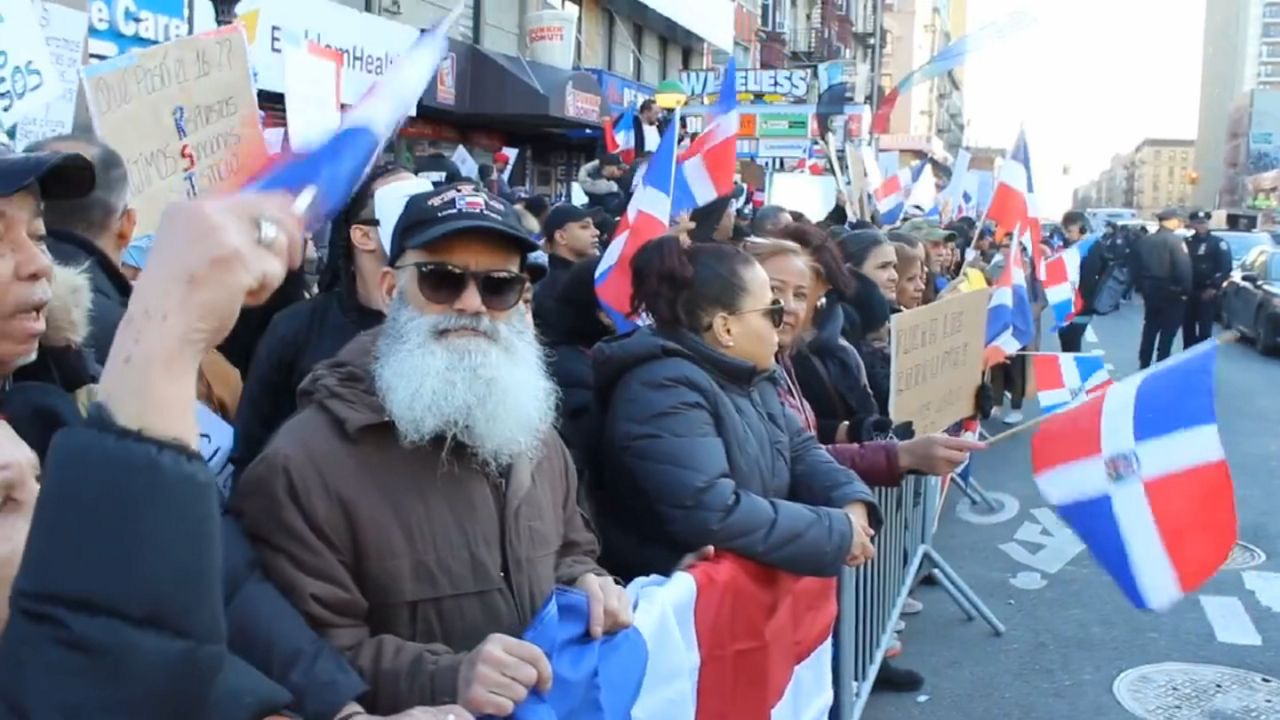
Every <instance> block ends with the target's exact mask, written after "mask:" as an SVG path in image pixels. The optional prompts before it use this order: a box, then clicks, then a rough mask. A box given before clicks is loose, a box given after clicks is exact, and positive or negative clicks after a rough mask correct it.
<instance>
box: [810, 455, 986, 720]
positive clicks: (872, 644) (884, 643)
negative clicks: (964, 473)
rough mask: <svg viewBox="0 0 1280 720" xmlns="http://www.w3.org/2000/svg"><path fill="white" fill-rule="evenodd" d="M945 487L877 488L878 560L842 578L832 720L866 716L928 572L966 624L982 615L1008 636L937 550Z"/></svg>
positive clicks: (934, 481)
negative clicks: (880, 516)
mask: <svg viewBox="0 0 1280 720" xmlns="http://www.w3.org/2000/svg"><path fill="white" fill-rule="evenodd" d="M941 487H942V483H941V481H940V479H939V478H937V477H927V476H920V475H908V476H907V477H906V478H905V479H904V481H903V483H902V485H901V486H900V487H896V488H875V494H876V500H877V501H878V502H879V503H880V509H881V511H882V512H883V513H884V526H883V527H882V528H881V529H880V532H879V533H878V534H877V535H876V559H875V560H873V561H872V562H870V563H868V564H866V565H864V566H863V567H860V568H857V569H846V570H845V571H844V573H843V574H842V575H841V576H840V590H839V602H840V614H839V617H838V618H837V620H836V635H835V643H836V644H835V649H836V662H835V674H834V677H835V683H836V687H835V702H834V704H833V705H832V710H831V717H832V720H856V719H857V718H859V717H861V715H862V712H863V710H864V709H865V708H866V705H867V700H868V699H870V697H871V687H872V684H873V683H874V681H875V677H876V673H877V672H879V670H880V665H881V663H883V661H884V656H885V653H887V652H888V651H889V648H890V646H891V645H892V644H893V635H894V631H893V627H894V625H895V624H896V623H897V621H898V616H899V615H900V614H901V613H902V606H903V604H904V603H906V600H907V594H908V593H909V592H910V591H911V589H912V587H914V585H915V581H916V578H917V576H918V575H919V573H920V572H921V570H925V569H927V570H928V571H929V572H930V573H931V574H932V576H933V577H934V578H935V579H936V580H937V582H938V584H939V585H940V586H941V587H942V589H943V590H945V591H946V593H947V594H948V595H950V596H951V599H952V600H953V601H955V603H956V605H957V606H958V607H959V608H960V611H961V612H963V613H964V614H965V616H966V617H968V618H969V619H970V620H974V619H975V618H977V617H979V616H980V617H981V618H982V619H983V620H984V621H986V623H987V625H989V626H991V629H992V630H993V631H994V632H995V633H996V635H1003V634H1004V630H1005V628H1004V625H1003V624H1001V623H1000V621H999V620H998V619H997V618H996V616H995V615H994V614H992V612H991V610H990V609H988V608H987V606H986V605H985V604H983V602H982V600H981V599H979V598H978V596H977V595H975V594H974V592H973V591H972V590H971V589H970V588H969V586H968V585H966V584H965V582H964V581H963V580H962V579H960V576H959V575H957V574H956V572H955V571H954V570H952V569H951V566H950V565H948V564H947V563H946V561H944V560H943V559H942V557H941V556H940V555H939V554H938V553H937V551H936V550H934V549H933V546H932V543H933V527H934V524H933V520H934V517H935V515H936V513H937V510H938V505H939V503H940V501H941ZM926 563H928V565H926Z"/></svg>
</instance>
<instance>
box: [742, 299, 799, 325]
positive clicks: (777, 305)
mask: <svg viewBox="0 0 1280 720" xmlns="http://www.w3.org/2000/svg"><path fill="white" fill-rule="evenodd" d="M751 313H768V314H769V322H771V323H773V326H774V327H775V328H780V327H782V321H783V319H784V317H785V316H786V314H787V308H786V306H785V305H783V304H782V300H781V299H779V298H774V300H773V302H771V303H769V304H768V305H766V306H765V307H762V308H752V309H750V310H739V311H737V312H731V313H729V316H730V317H733V316H734V315H750V314H751Z"/></svg>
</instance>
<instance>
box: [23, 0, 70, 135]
mask: <svg viewBox="0 0 1280 720" xmlns="http://www.w3.org/2000/svg"><path fill="white" fill-rule="evenodd" d="M40 27H41V28H42V29H43V31H44V39H45V45H46V46H47V47H48V48H49V60H50V65H51V66H52V68H53V72H52V73H51V74H50V75H49V76H48V77H47V78H46V80H49V81H50V84H52V85H54V86H56V90H57V94H56V95H54V96H53V98H52V99H51V100H50V101H49V103H48V104H47V105H45V108H44V112H38V113H33V114H31V115H28V116H27V117H24V118H22V119H21V120H19V121H18V128H17V132H16V134H15V136H14V145H16V146H17V147H18V149H19V150H21V149H23V148H25V147H26V146H27V145H29V144H31V143H33V142H36V141H37V140H43V139H45V138H47V137H53V136H55V135H66V134H68V133H70V132H71V131H72V130H73V129H74V127H75V120H76V96H77V95H78V94H79V92H80V66H81V65H83V64H84V63H83V62H82V58H83V57H84V40H85V34H86V33H87V32H88V29H89V14H88V13H86V12H82V11H80V10H75V9H73V8H69V7H63V6H61V5H54V4H53V3H45V4H44V8H43V9H42V10H41V12H40Z"/></svg>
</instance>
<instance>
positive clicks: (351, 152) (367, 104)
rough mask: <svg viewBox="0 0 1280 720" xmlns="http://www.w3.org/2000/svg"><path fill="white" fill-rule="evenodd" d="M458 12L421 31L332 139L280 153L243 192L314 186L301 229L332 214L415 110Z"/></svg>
mask: <svg viewBox="0 0 1280 720" xmlns="http://www.w3.org/2000/svg"><path fill="white" fill-rule="evenodd" d="M461 13H462V4H461V3H459V4H458V6H457V7H456V8H454V10H453V11H452V12H451V13H449V14H448V15H447V16H445V18H444V19H443V20H441V21H440V22H439V23H438V24H437V25H436V26H435V27H433V28H431V29H430V30H427V31H425V32H423V33H422V35H421V37H419V38H418V40H417V41H416V42H414V44H413V45H411V46H410V47H409V49H408V50H406V51H405V53H404V54H403V55H401V56H400V58H399V59H398V60H397V61H396V63H395V65H392V66H391V70H389V71H388V72H387V74H386V75H385V76H383V78H382V79H381V80H379V81H378V82H377V83H375V84H374V85H373V87H371V88H369V91H368V92H367V93H366V94H365V96H364V97H363V98H361V99H360V102H358V103H356V104H355V105H354V106H352V107H351V109H350V110H348V111H347V112H346V113H345V114H344V115H343V116H342V125H341V126H340V127H339V128H338V131H337V132H336V133H334V135H333V136H332V137H330V138H329V139H328V140H327V141H325V142H324V143H322V144H319V145H318V146H317V147H316V148H315V149H314V150H312V151H310V152H302V153H287V154H284V155H281V156H280V158H279V160H278V161H276V162H274V163H273V164H271V165H270V166H269V167H267V168H266V169H265V170H264V171H263V172H262V173H260V174H259V175H258V177H257V178H256V179H255V180H253V181H251V182H249V183H248V184H247V185H246V186H245V188H244V189H245V190H246V191H248V192H270V191H273V190H284V191H287V192H289V193H292V194H294V195H297V194H300V193H301V192H302V191H303V190H305V189H307V188H309V187H310V188H314V189H315V197H314V198H313V199H312V201H311V204H310V206H309V207H308V209H307V218H306V219H307V227H308V228H310V229H315V228H317V227H319V226H320V225H322V224H323V223H325V222H327V221H328V220H331V219H332V218H333V217H334V216H336V215H337V214H338V212H339V211H341V210H342V208H343V207H345V206H346V204H347V201H348V200H349V199H350V198H351V194H352V193H354V192H355V189H356V187H357V186H358V185H359V184H360V181H361V180H363V179H364V176H365V174H366V173H368V172H369V169H370V168H372V167H373V163H374V161H375V160H376V159H377V157H378V154H379V153H380V152H381V151H382V146H383V145H385V144H386V143H387V140H388V139H389V138H390V137H391V136H392V135H393V134H394V133H395V132H396V130H397V129H398V128H399V127H400V125H401V124H402V123H403V122H404V121H405V119H406V118H408V117H409V116H410V115H412V114H413V113H414V111H415V110H416V109H417V107H418V100H419V99H421V97H422V93H424V92H426V89H427V87H428V86H429V85H430V84H431V80H432V78H434V77H435V75H436V69H437V67H438V66H439V65H440V61H441V60H443V59H444V56H445V53H447V52H448V50H449V28H450V27H451V26H452V25H453V23H454V21H455V20H456V19H457V18H458V16H459V15H460V14H461ZM385 231H386V232H390V231H391V229H390V228H385Z"/></svg>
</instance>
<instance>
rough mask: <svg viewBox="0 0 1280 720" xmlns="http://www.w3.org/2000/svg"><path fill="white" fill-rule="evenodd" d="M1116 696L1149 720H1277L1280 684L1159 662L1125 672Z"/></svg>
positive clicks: (1253, 675) (1237, 672) (1225, 670)
mask: <svg viewBox="0 0 1280 720" xmlns="http://www.w3.org/2000/svg"><path fill="white" fill-rule="evenodd" d="M1111 692H1113V693H1114V694H1115V696H1116V699H1117V700H1119V701H1120V704H1121V705H1123V706H1124V709H1125V710H1128V711H1129V712H1131V713H1133V714H1134V715H1136V716H1138V717H1140V718H1145V719H1146V720H1275V718H1277V717H1280V680H1276V679H1275V678H1272V677H1267V676H1266V675H1259V674H1258V673H1255V672H1250V671H1248V670H1239V669H1237V668H1230V667H1223V666H1221V665H1198V664H1193V663H1176V662H1170V663H1159V664H1156V665H1143V666H1142V667H1136V668H1133V669H1132V670H1126V671H1124V672H1123V673H1120V677H1118V678H1116V681H1115V683H1114V684H1112V686H1111Z"/></svg>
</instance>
